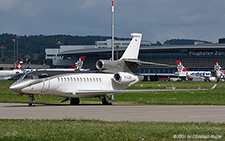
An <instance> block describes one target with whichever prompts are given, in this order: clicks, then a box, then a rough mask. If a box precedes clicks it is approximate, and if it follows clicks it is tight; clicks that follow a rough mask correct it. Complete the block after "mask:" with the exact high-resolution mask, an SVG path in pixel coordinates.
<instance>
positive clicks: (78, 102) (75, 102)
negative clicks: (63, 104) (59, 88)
mask: <svg viewBox="0 0 225 141" xmlns="http://www.w3.org/2000/svg"><path fill="white" fill-rule="evenodd" d="M79 104H80V99H79V98H71V99H70V105H79Z"/></svg>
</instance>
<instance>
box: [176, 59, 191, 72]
mask: <svg viewBox="0 0 225 141" xmlns="http://www.w3.org/2000/svg"><path fill="white" fill-rule="evenodd" d="M176 63H177V70H178V72H187V71H188V70H187V69H186V68H185V67H184V65H183V64H182V63H181V62H180V61H179V60H178V61H176Z"/></svg>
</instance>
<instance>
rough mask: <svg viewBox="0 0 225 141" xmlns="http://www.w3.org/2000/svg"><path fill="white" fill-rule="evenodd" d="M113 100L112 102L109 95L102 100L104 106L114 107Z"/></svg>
mask: <svg viewBox="0 0 225 141" xmlns="http://www.w3.org/2000/svg"><path fill="white" fill-rule="evenodd" d="M112 102H113V100H111V99H110V98H109V97H108V96H107V95H104V96H103V98H102V104H103V105H112Z"/></svg>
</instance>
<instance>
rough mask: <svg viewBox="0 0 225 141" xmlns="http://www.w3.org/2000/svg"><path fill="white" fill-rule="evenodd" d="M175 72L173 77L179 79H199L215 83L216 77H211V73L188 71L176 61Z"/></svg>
mask: <svg viewBox="0 0 225 141" xmlns="http://www.w3.org/2000/svg"><path fill="white" fill-rule="evenodd" d="M176 64H177V70H178V72H175V76H178V77H179V78H180V79H183V80H188V79H189V78H191V79H201V80H205V81H216V80H217V79H216V77H214V76H212V74H211V71H188V70H187V69H186V68H185V67H184V65H183V64H182V63H181V62H180V61H176Z"/></svg>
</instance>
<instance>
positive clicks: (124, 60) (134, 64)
mask: <svg viewBox="0 0 225 141" xmlns="http://www.w3.org/2000/svg"><path fill="white" fill-rule="evenodd" d="M131 36H133V38H132V40H131V42H130V44H129V45H128V47H127V48H126V50H125V52H124V53H123V55H122V57H121V58H120V59H119V60H98V61H97V62H96V67H97V69H99V70H100V71H102V72H110V73H115V72H130V73H138V67H139V66H140V63H138V55H139V49H140V44H141V38H142V34H140V33H132V34H131Z"/></svg>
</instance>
